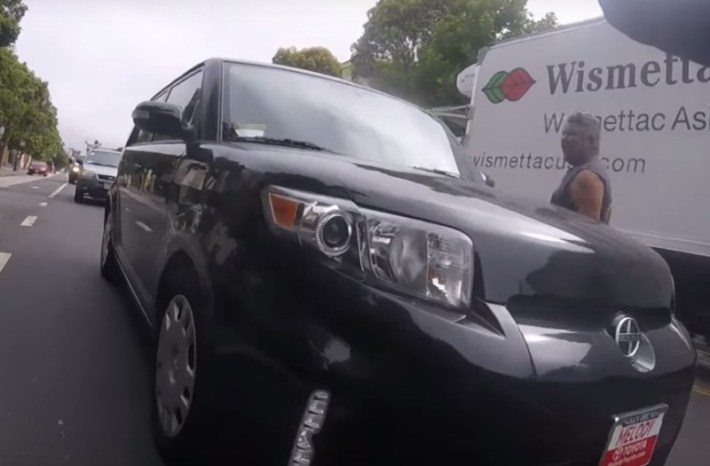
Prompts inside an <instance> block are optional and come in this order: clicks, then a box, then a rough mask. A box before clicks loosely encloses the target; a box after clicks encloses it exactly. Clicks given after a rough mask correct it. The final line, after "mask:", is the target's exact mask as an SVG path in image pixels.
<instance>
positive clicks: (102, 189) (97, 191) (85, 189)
mask: <svg viewBox="0 0 710 466" xmlns="http://www.w3.org/2000/svg"><path fill="white" fill-rule="evenodd" d="M109 186H111V181H106V180H101V179H98V178H84V177H79V178H77V179H76V189H77V191H78V192H80V193H81V194H84V195H88V196H89V197H92V198H94V199H105V198H106V196H107V195H108V188H109Z"/></svg>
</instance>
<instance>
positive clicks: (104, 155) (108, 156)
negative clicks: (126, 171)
mask: <svg viewBox="0 0 710 466" xmlns="http://www.w3.org/2000/svg"><path fill="white" fill-rule="evenodd" d="M120 161H121V153H120V152H111V151H103V150H95V151H92V152H89V154H88V155H87V156H86V159H85V161H84V163H91V164H94V165H104V166H107V167H118V163H119V162H120Z"/></svg>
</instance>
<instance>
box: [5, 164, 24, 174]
mask: <svg viewBox="0 0 710 466" xmlns="http://www.w3.org/2000/svg"><path fill="white" fill-rule="evenodd" d="M15 175H26V173H25V172H24V171H23V170H17V171H16V172H15V171H12V167H10V166H6V167H0V176H15Z"/></svg>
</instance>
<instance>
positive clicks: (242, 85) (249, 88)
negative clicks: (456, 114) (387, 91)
mask: <svg viewBox="0 0 710 466" xmlns="http://www.w3.org/2000/svg"><path fill="white" fill-rule="evenodd" d="M225 73H226V76H225V81H226V86H227V89H226V102H225V103H226V105H225V108H226V113H227V114H226V115H225V121H224V124H225V126H227V131H229V132H231V131H232V130H234V131H236V133H237V134H238V135H240V136H265V137H271V138H279V139H281V138H288V139H295V140H301V141H308V142H311V143H314V144H317V145H319V146H322V147H325V148H328V149H330V150H332V151H334V152H338V153H341V154H346V155H350V156H353V157H358V158H361V159H366V160H374V161H379V162H385V163H389V164H394V165H400V166H403V165H404V166H410V167H411V166H417V167H424V168H432V169H439V170H445V171H447V172H452V173H460V171H459V169H458V166H457V163H456V158H455V156H454V153H453V151H454V150H455V149H454V146H458V143H457V142H456V141H455V139H454V137H453V135H452V134H451V133H450V131H448V130H447V129H445V127H444V125H443V124H442V123H440V122H439V121H438V120H436V119H434V118H432V117H431V116H429V115H428V114H427V113H426V112H424V111H423V110H421V109H419V108H418V107H415V106H414V105H410V104H408V103H406V102H403V101H401V100H398V99H395V98H392V97H389V96H386V95H384V94H380V93H377V92H373V91H369V90H367V89H364V88H361V87H357V86H352V85H349V84H345V83H341V82H337V81H333V80H329V79H325V78H318V77H314V76H309V75H307V74H303V73H298V72H293V71H288V70H281V69H278V68H270V67H262V66H251V65H238V64H230V65H228V67H227V70H226V72H225Z"/></svg>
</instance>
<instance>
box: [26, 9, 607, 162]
mask: <svg viewBox="0 0 710 466" xmlns="http://www.w3.org/2000/svg"><path fill="white" fill-rule="evenodd" d="M25 3H26V4H27V6H28V7H29V11H28V12H27V15H26V16H25V18H24V20H23V22H22V34H21V35H20V39H19V40H18V42H17V53H18V55H19V56H20V59H21V60H23V61H26V62H27V63H28V64H29V66H30V67H31V68H32V69H33V70H34V71H35V72H36V73H37V74H38V75H39V76H40V77H41V78H42V79H44V80H46V81H49V88H50V91H51V93H52V100H53V102H54V104H55V105H56V106H57V108H58V110H59V129H60V132H61V135H62V138H63V140H64V142H65V144H66V145H67V146H69V147H74V148H83V147H84V141H85V140H87V139H88V140H94V139H98V140H100V141H101V142H102V143H103V144H104V146H112V147H118V146H122V145H123V144H124V143H125V140H126V138H127V137H128V133H129V132H130V129H131V127H132V125H131V111H132V110H133V107H134V106H135V105H136V104H137V103H139V102H140V101H142V100H145V99H147V98H150V97H151V96H152V95H153V94H154V93H155V92H156V91H157V90H159V89H160V88H161V87H163V86H164V85H165V84H167V83H168V82H169V81H171V80H172V79H173V78H175V77H177V76H178V75H179V74H181V73H182V72H183V71H185V70H186V69H187V68H189V67H191V66H192V65H194V64H196V63H198V62H199V61H201V60H203V59H205V58H207V57H214V56H218V57H230V58H241V59H246V60H255V61H264V62H270V61H271V57H272V56H273V55H274V52H275V51H276V49H277V48H279V47H283V46H296V47H299V48H301V47H308V46H314V45H322V46H325V47H328V48H329V49H330V50H332V51H333V52H334V53H335V55H336V56H337V57H338V58H339V59H340V60H341V61H345V60H347V59H348V58H349V57H350V45H351V44H352V43H353V42H354V41H355V40H357V38H358V37H359V36H360V34H361V32H362V25H363V24H364V23H365V20H366V13H367V10H368V9H369V8H371V7H372V6H373V5H374V4H375V3H376V0H260V1H259V2H256V1H254V0H61V1H58V0H25ZM528 8H529V9H530V10H531V11H532V12H533V13H534V14H535V15H536V16H538V17H539V16H541V15H543V14H545V13H546V12H548V11H554V12H555V13H556V14H557V16H558V18H559V19H560V22H562V23H569V22H574V21H579V20H583V19H588V18H592V17H595V16H600V15H601V9H600V8H599V5H598V3H597V0H529V1H528Z"/></svg>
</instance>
